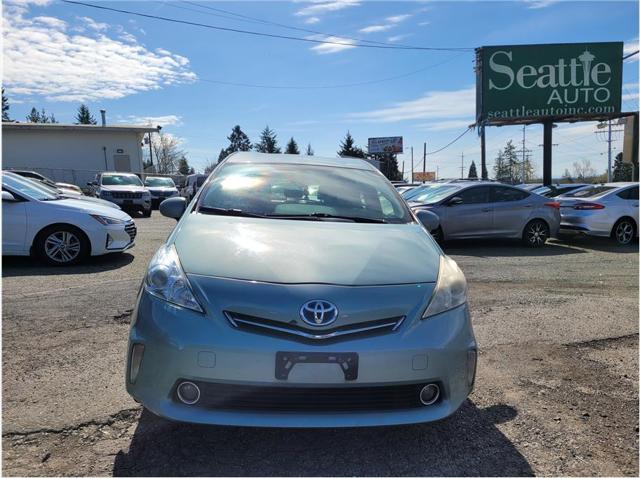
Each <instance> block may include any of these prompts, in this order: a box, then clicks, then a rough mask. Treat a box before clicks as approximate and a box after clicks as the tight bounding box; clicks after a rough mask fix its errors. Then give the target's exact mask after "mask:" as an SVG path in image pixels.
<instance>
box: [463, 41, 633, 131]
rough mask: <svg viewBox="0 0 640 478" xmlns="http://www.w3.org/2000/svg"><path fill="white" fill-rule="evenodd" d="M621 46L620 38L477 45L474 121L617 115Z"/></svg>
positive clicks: (620, 88) (619, 101)
mask: <svg viewBox="0 0 640 478" xmlns="http://www.w3.org/2000/svg"><path fill="white" fill-rule="evenodd" d="M622 48H623V43H622V42H610V43H572V44H555V45H516V46H492V47H482V48H478V49H477V50H476V63H477V68H476V120H477V122H478V123H484V124H492V123H508V122H509V121H510V120H517V119H540V120H541V121H542V120H544V119H545V118H549V119H551V118H556V119H560V118H562V117H584V116H587V117H588V116H593V115H598V114H611V113H619V112H620V105H621V98H622Z"/></svg>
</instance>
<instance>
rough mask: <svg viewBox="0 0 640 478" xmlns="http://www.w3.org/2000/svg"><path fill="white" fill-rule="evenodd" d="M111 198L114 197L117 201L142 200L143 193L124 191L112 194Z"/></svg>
mask: <svg viewBox="0 0 640 478" xmlns="http://www.w3.org/2000/svg"><path fill="white" fill-rule="evenodd" d="M111 196H112V197H114V198H115V199H140V198H141V197H142V193H132V192H127V191H123V192H119V191H113V192H112V193H111Z"/></svg>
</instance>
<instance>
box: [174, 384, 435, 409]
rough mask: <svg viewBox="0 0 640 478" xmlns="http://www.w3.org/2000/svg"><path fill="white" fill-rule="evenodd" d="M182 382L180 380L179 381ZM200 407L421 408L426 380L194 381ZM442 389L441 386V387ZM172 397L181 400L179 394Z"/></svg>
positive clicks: (177, 400)
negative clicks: (359, 383)
mask: <svg viewBox="0 0 640 478" xmlns="http://www.w3.org/2000/svg"><path fill="white" fill-rule="evenodd" d="M179 382H180V381H178V383H179ZM194 383H195V384H196V385H197V386H198V387H199V388H200V401H199V402H198V403H197V405H195V406H198V407H203V408H210V409H218V410H265V411H306V412H316V411H324V412H338V411H341V412H342V411H344V412H346V411H363V410H402V409H410V408H420V407H422V406H423V405H422V404H421V403H420V398H419V395H420V390H421V389H422V387H423V386H424V385H425V384H424V383H418V384H415V383H414V384H408V385H391V386H389V385H385V386H368V387H283V386H277V385H272V386H271V385H270V386H257V385H236V384H226V383H210V382H194ZM176 385H177V384H176ZM440 388H441V390H442V387H440ZM173 399H174V400H175V401H176V402H179V399H178V397H177V394H176V392H175V387H174V393H173Z"/></svg>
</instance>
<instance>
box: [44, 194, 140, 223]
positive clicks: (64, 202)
mask: <svg viewBox="0 0 640 478" xmlns="http://www.w3.org/2000/svg"><path fill="white" fill-rule="evenodd" d="M47 203H48V204H52V205H54V206H57V207H59V208H64V209H68V210H73V211H74V212H86V213H87V214H98V215H100V216H107V217H112V218H114V219H121V220H123V221H131V220H132V219H131V216H129V215H128V214H127V213H126V212H124V211H122V210H120V209H119V208H118V209H116V208H113V207H111V206H106V205H103V204H100V203H97V202H95V201H85V200H82V199H76V198H73V199H59V200H56V201H47Z"/></svg>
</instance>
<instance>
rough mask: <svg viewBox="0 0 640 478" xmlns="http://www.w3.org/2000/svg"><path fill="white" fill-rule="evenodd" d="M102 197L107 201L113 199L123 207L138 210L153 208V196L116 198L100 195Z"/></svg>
mask: <svg viewBox="0 0 640 478" xmlns="http://www.w3.org/2000/svg"><path fill="white" fill-rule="evenodd" d="M100 199H104V200H105V201H111V202H112V203H114V204H117V205H118V206H120V208H122V209H129V210H136V211H145V210H149V208H151V197H150V196H145V197H142V198H134V199H127V198H114V197H111V196H100Z"/></svg>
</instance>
